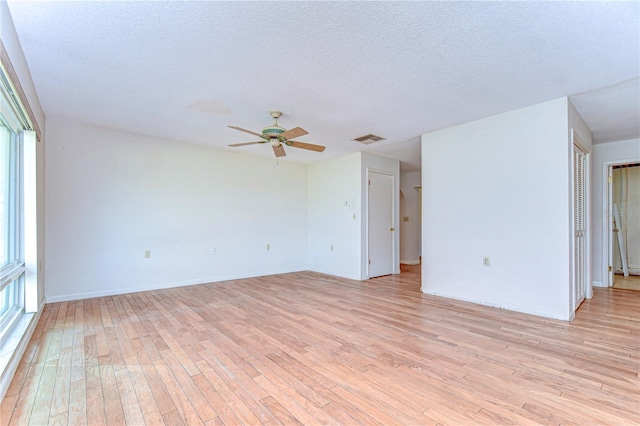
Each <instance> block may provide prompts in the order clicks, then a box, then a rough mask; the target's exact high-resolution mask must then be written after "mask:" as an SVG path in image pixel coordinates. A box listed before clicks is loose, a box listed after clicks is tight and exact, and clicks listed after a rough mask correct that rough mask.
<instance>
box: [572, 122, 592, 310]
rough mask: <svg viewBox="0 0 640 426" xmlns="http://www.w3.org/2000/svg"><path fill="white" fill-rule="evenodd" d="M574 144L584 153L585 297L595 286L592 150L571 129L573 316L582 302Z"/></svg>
mask: <svg viewBox="0 0 640 426" xmlns="http://www.w3.org/2000/svg"><path fill="white" fill-rule="evenodd" d="M574 146H575V147H577V148H578V149H580V151H582V152H583V153H584V220H585V225H584V271H583V273H584V293H585V294H584V296H585V299H591V298H592V297H593V287H592V285H591V181H590V175H591V152H590V150H589V149H588V148H587V145H586V144H585V143H584V142H583V141H582V139H581V138H580V136H579V135H578V133H577V132H576V131H574V129H571V144H570V153H571V157H570V158H571V160H570V163H569V164H570V168H571V171H570V173H571V175H570V176H571V179H570V182H569V184H570V188H571V189H570V197H571V203H570V206H571V209H570V218H571V219H570V227H569V229H570V230H571V238H570V241H571V244H570V252H571V283H570V284H571V288H570V290H569V297H570V307H571V309H570V311H571V317H572V318H573V315H575V311H576V310H577V309H578V307H579V306H580V304H577V303H576V294H575V289H576V274H575V270H576V269H575V255H576V245H575V222H574V204H573V203H574V200H575V193H574V180H575V178H576V177H575V175H574V172H573V170H574V155H575V154H574Z"/></svg>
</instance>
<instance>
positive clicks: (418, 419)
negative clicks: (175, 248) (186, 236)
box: [0, 268, 640, 425]
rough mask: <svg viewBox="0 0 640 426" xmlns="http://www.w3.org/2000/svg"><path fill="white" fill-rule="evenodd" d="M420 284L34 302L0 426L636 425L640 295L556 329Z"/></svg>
mask: <svg viewBox="0 0 640 426" xmlns="http://www.w3.org/2000/svg"><path fill="white" fill-rule="evenodd" d="M409 269H411V268H409ZM405 270H406V269H405ZM419 280H420V277H419V274H418V273H415V272H413V273H412V272H411V271H410V270H409V272H407V273H403V274H402V275H399V276H398V275H396V276H389V277H382V278H377V279H374V280H369V281H365V282H356V281H350V280H346V279H341V278H336V277H331V276H327V275H322V274H317V273H310V272H303V273H292V274H285V275H276V276H269V277H260V278H252V279H246V280H237V281H229V282H223V283H213V284H206V285H199V286H191V287H182V288H175V289H168V290H159V291H150V292H143V293H134V294H127V295H120V296H113V297H101V298H94V299H87V300H81V301H75V302H65V303H54V304H49V305H46V307H45V310H44V312H43V315H42V318H41V320H40V323H39V324H38V326H37V329H36V331H35V334H34V336H33V339H32V341H31V342H30V344H29V346H28V349H27V351H26V354H25V356H24V358H23V360H22V362H21V364H20V366H19V368H18V371H17V374H16V376H15V378H14V380H13V382H12V384H11V386H10V389H9V391H8V393H7V395H6V397H5V398H4V400H3V401H2V405H1V417H0V421H1V423H2V425H23V424H24V425H26V424H32V425H45V424H89V425H100V424H110V425H119V424H129V425H142V424H148V425H160V424H169V425H181V424H207V425H239V424H247V425H259V424H264V425H300V424H304V425H316V424H322V425H324V424H344V425H352V424H366V425H369V424H372V425H373V424H380V425H393V424H401V425H417V424H420V425H429V424H432V425H435V424H442V425H470V424H474V425H475V424H525V425H527V424H576V425H587V424H589V425H591V424H616V425H625V424H629V425H632V424H636V425H637V424H638V423H639V422H640V379H639V377H638V373H639V371H640V359H639V351H640V293H639V292H632V291H625V290H613V289H595V297H594V298H593V299H592V300H587V301H585V302H584V303H583V305H582V306H581V308H580V310H579V311H578V313H577V317H576V319H575V320H574V321H573V322H572V323H566V322H561V321H554V320H548V319H543V318H539V317H534V316H529V315H524V314H519V313H514V312H509V311H505V310H499V309H494V308H489V307H483V306H478V305H473V304H469V303H464V302H457V301H452V300H448V299H443V298H438V297H434V296H428V295H423V294H421V293H420V292H419Z"/></svg>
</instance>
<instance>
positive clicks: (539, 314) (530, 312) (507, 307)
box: [420, 287, 573, 321]
mask: <svg viewBox="0 0 640 426" xmlns="http://www.w3.org/2000/svg"><path fill="white" fill-rule="evenodd" d="M420 291H421V292H422V293H424V294H431V295H433V296H438V297H444V298H446V299H452V300H458V301H460V302H468V303H474V304H476V305H482V306H489V307H491V308H497V309H505V310H507V311H513V312H520V313H522V314H527V315H535V316H537V317H542V318H551V319H555V320H560V321H571V320H572V319H573V317H572V316H571V315H572V313H571V312H568V313H567V316H566V317H563V316H559V315H551V314H549V313H547V312H542V311H537V310H533V309H526V308H521V307H520V306H513V305H500V304H498V303H493V302H485V301H479V300H474V299H465V298H462V297H454V296H450V295H448V294H441V293H438V292H435V291H427V290H425V289H424V287H421V288H420Z"/></svg>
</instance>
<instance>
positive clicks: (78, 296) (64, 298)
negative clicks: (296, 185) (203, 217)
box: [46, 268, 308, 303]
mask: <svg viewBox="0 0 640 426" xmlns="http://www.w3.org/2000/svg"><path fill="white" fill-rule="evenodd" d="M306 270H308V269H307V268H302V269H294V270H285V271H263V272H254V273H249V274H242V275H222V276H218V277H212V278H198V279H193V280H185V281H175V282H167V283H160V284H150V285H144V286H140V287H126V288H117V289H109V290H100V291H90V292H86V293H74V294H63V295H59V296H47V300H46V303H57V302H70V301H72V300H83V299H92V298H94V297H104V296H116V295H119V294H129V293H138V292H142V291H151V290H162V289H165V288H175V287H186V286H190V285H200V284H209V283H216V282H221V281H231V280H241V279H244V278H254V277H263V276H267V275H277V274H288V273H291V272H302V271H306Z"/></svg>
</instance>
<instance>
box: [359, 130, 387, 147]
mask: <svg viewBox="0 0 640 426" xmlns="http://www.w3.org/2000/svg"><path fill="white" fill-rule="evenodd" d="M384 139H385V138H382V137H380V136H377V135H374V134H371V133H369V134H368V135H364V136H360V137H359V138H355V139H354V141H356V142H360V143H363V144H365V145H369V144H372V143H374V142H379V141H383V140H384Z"/></svg>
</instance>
